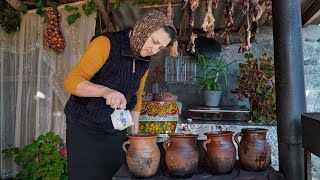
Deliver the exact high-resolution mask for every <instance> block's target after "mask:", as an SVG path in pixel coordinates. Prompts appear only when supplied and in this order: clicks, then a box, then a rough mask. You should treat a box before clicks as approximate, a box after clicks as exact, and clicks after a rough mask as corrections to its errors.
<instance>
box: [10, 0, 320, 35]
mask: <svg viewBox="0 0 320 180" xmlns="http://www.w3.org/2000/svg"><path fill="white" fill-rule="evenodd" d="M6 1H7V2H8V3H9V4H10V5H12V6H13V7H14V8H16V9H17V8H18V7H19V6H21V5H28V7H29V8H30V7H31V8H34V7H35V6H34V0H6ZM56 1H57V0H56ZM58 1H59V3H60V4H66V3H71V2H76V1H78V0H58ZM94 1H95V3H96V4H97V6H98V8H99V10H100V11H101V12H102V13H101V14H102V17H103V18H104V20H106V19H105V18H106V17H105V16H106V15H107V14H108V13H107V11H106V9H107V8H106V7H105V4H109V3H111V4H112V3H114V2H115V1H116V0H94ZM200 1H201V2H200V7H199V8H198V9H197V10H196V15H195V28H197V27H201V24H200V23H201V21H202V20H201V19H203V16H204V13H205V3H204V2H205V0H200ZM233 1H234V27H233V28H234V31H239V30H240V29H241V26H242V24H243V21H244V15H243V14H242V12H241V10H240V4H239V1H240V0H233ZM260 1H261V3H260V4H261V7H264V6H265V5H264V1H262V0H260ZM124 2H125V3H122V4H121V6H120V10H119V11H116V12H114V15H115V18H116V20H117V22H118V26H119V28H120V29H122V28H124V27H128V26H131V25H132V24H133V22H135V20H136V18H137V17H138V16H139V13H141V11H143V10H144V9H145V8H148V7H150V6H145V5H140V6H138V5H136V6H134V5H132V2H133V0H124ZM160 2H161V1H160ZM180 2H181V0H172V4H173V9H174V15H175V16H174V23H175V25H176V27H179V24H180V14H181V10H180V7H181V3H180ZM159 7H160V8H159V9H160V10H161V11H165V10H166V4H164V3H163V6H161V5H160V6H159ZM224 9H225V3H224V0H220V1H219V4H218V8H217V9H215V10H214V17H215V19H216V22H215V26H216V29H217V30H219V29H223V27H224V16H223V14H224ZM264 11H265V10H264ZM273 18H276V17H273ZM301 18H302V25H303V26H307V25H309V24H320V0H301ZM259 25H260V26H270V25H272V20H269V19H268V18H267V14H266V12H264V13H263V15H262V16H261V18H260V20H259Z"/></svg>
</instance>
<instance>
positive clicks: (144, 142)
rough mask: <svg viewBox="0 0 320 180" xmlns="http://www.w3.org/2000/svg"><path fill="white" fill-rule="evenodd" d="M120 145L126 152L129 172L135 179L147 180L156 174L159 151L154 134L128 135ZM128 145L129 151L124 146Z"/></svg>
mask: <svg viewBox="0 0 320 180" xmlns="http://www.w3.org/2000/svg"><path fill="white" fill-rule="evenodd" d="M128 137H129V140H127V141H125V142H124V143H123V144H122V148H123V150H124V151H125V152H126V159H127V164H128V167H129V170H130V172H131V173H132V174H133V176H135V177H137V178H147V177H151V176H153V175H155V174H156V172H157V170H158V167H159V162H160V150H159V147H158V145H157V141H156V140H157V137H158V135H155V134H130V135H128ZM127 144H130V146H129V149H128V150H127V149H126V145H127Z"/></svg>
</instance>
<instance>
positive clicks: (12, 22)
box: [0, 1, 21, 33]
mask: <svg viewBox="0 0 320 180" xmlns="http://www.w3.org/2000/svg"><path fill="white" fill-rule="evenodd" d="M0 9H1V11H0V25H1V28H2V29H3V30H4V31H5V32H6V33H12V32H16V31H18V30H19V29H20V22H21V15H20V12H19V11H17V10H15V9H14V8H13V7H11V6H10V4H8V3H7V2H6V1H0Z"/></svg>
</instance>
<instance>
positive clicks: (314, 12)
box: [302, 0, 320, 26]
mask: <svg viewBox="0 0 320 180" xmlns="http://www.w3.org/2000/svg"><path fill="white" fill-rule="evenodd" d="M319 16H320V1H319V0H313V2H312V3H310V5H309V6H308V7H307V8H306V10H305V11H304V12H303V13H302V26H308V25H309V24H310V23H312V21H314V20H315V19H316V18H317V17H319Z"/></svg>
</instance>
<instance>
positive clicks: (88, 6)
mask: <svg viewBox="0 0 320 180" xmlns="http://www.w3.org/2000/svg"><path fill="white" fill-rule="evenodd" d="M81 8H82V10H83V12H84V14H85V15H86V16H89V15H90V14H92V13H93V12H97V11H98V8H97V7H96V5H95V4H94V2H93V1H89V2H87V3H85V4H83V5H82V7H81ZM64 9H65V10H66V11H68V12H70V13H72V14H70V15H69V16H68V17H67V21H68V24H69V25H71V24H73V23H74V22H75V21H76V20H77V19H78V18H80V17H81V14H80V12H79V8H77V7H73V6H70V5H66V6H65V7H64Z"/></svg>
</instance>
